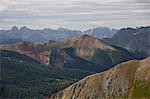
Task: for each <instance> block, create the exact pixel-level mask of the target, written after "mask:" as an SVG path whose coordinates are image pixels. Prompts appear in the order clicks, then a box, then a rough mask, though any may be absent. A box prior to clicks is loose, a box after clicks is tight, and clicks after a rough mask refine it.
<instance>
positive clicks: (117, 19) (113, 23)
mask: <svg viewBox="0 0 150 99" xmlns="http://www.w3.org/2000/svg"><path fill="white" fill-rule="evenodd" d="M149 16H150V1H149V0H1V1H0V26H1V27H0V28H2V29H3V28H10V27H11V26H13V25H17V26H23V25H26V26H29V27H32V28H44V27H50V28H58V27H66V28H72V29H87V28H89V27H96V26H108V27H111V28H121V27H127V26H133V27H136V26H141V25H150V17H149Z"/></svg>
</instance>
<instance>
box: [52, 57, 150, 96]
mask: <svg viewBox="0 0 150 99" xmlns="http://www.w3.org/2000/svg"><path fill="white" fill-rule="evenodd" d="M149 92H150V57H148V58H146V59H144V60H140V61H139V60H131V61H128V62H124V63H121V64H119V65H117V66H115V67H114V68H112V69H110V70H108V71H105V72H102V73H98V74H93V75H91V76H88V77H86V78H84V79H82V80H80V81H78V82H76V83H75V84H73V85H71V86H69V87H68V88H66V89H64V90H62V91H60V92H58V93H57V94H54V95H52V96H51V97H50V99H110V98H125V99H149V98H150V93H149Z"/></svg>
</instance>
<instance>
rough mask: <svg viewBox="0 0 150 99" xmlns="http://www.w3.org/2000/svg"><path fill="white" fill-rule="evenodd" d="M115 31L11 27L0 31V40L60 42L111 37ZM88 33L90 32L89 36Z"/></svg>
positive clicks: (103, 29) (105, 29) (103, 28)
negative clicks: (89, 36) (85, 35)
mask: <svg viewBox="0 0 150 99" xmlns="http://www.w3.org/2000/svg"><path fill="white" fill-rule="evenodd" d="M116 31H117V30H115V29H112V30H111V29H109V28H106V27H98V28H93V29H91V31H90V30H86V31H80V30H69V29H66V28H62V27H60V28H58V29H56V30H54V29H50V28H44V29H41V30H40V29H37V30H35V29H30V28H27V27H25V26H23V27H21V28H20V29H19V28H18V27H16V26H13V27H12V28H11V29H10V30H0V36H1V38H4V37H10V38H12V39H21V40H24V41H30V42H45V41H48V40H54V41H62V40H64V39H67V38H72V37H78V36H80V35H83V34H88V35H91V36H94V37H98V38H103V37H112V36H113V35H114V34H115V32H116ZM89 32H91V34H90V33H89ZM9 40H10V39H9ZM1 42H3V43H5V42H4V41H3V40H1ZM6 43H7V42H6Z"/></svg>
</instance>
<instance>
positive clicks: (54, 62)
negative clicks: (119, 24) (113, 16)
mask: <svg viewBox="0 0 150 99" xmlns="http://www.w3.org/2000/svg"><path fill="white" fill-rule="evenodd" d="M0 36H1V38H0V52H1V56H0V63H1V79H0V89H1V92H0V96H1V97H2V98H41V99H43V98H50V99H93V98H94V99H103V98H104V99H105V98H129V99H133V98H134V97H135V98H144V99H145V98H149V97H150V95H149V94H148V92H149V91H150V89H149V81H150V78H149V77H150V74H149V72H150V68H149V66H150V57H149V51H150V45H149V40H150V37H149V36H150V27H149V26H147V27H138V28H135V29H134V28H123V29H120V30H115V29H109V28H106V27H98V28H93V29H89V30H86V31H79V30H69V29H65V28H59V29H57V30H53V29H43V30H34V29H29V28H27V27H25V26H24V27H21V28H20V29H18V28H17V27H16V26H14V27H13V28H12V29H11V30H0ZM94 73H95V74H94ZM91 74H92V75H91ZM89 75H91V76H89ZM86 76H87V77H86ZM83 77H85V78H83ZM82 78H83V79H82ZM68 86H69V87H68ZM63 89H64V90H63ZM60 90H62V91H60Z"/></svg>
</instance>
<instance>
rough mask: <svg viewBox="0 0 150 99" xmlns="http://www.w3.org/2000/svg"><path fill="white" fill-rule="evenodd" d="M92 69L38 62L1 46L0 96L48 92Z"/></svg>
mask: <svg viewBox="0 0 150 99" xmlns="http://www.w3.org/2000/svg"><path fill="white" fill-rule="evenodd" d="M91 73H92V72H88V71H84V70H78V69H68V68H58V67H53V66H45V65H41V64H38V62H36V61H35V60H33V59H31V58H29V57H28V56H25V55H22V54H19V53H17V52H13V51H6V50H1V84H0V85H1V86H0V87H1V94H0V95H1V96H2V98H38V97H41V98H42V97H43V96H47V95H51V94H53V93H55V92H57V91H59V90H61V89H63V88H65V87H67V86H68V85H70V84H72V83H73V82H75V81H77V80H79V79H81V78H83V77H85V76H87V75H89V74H91Z"/></svg>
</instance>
